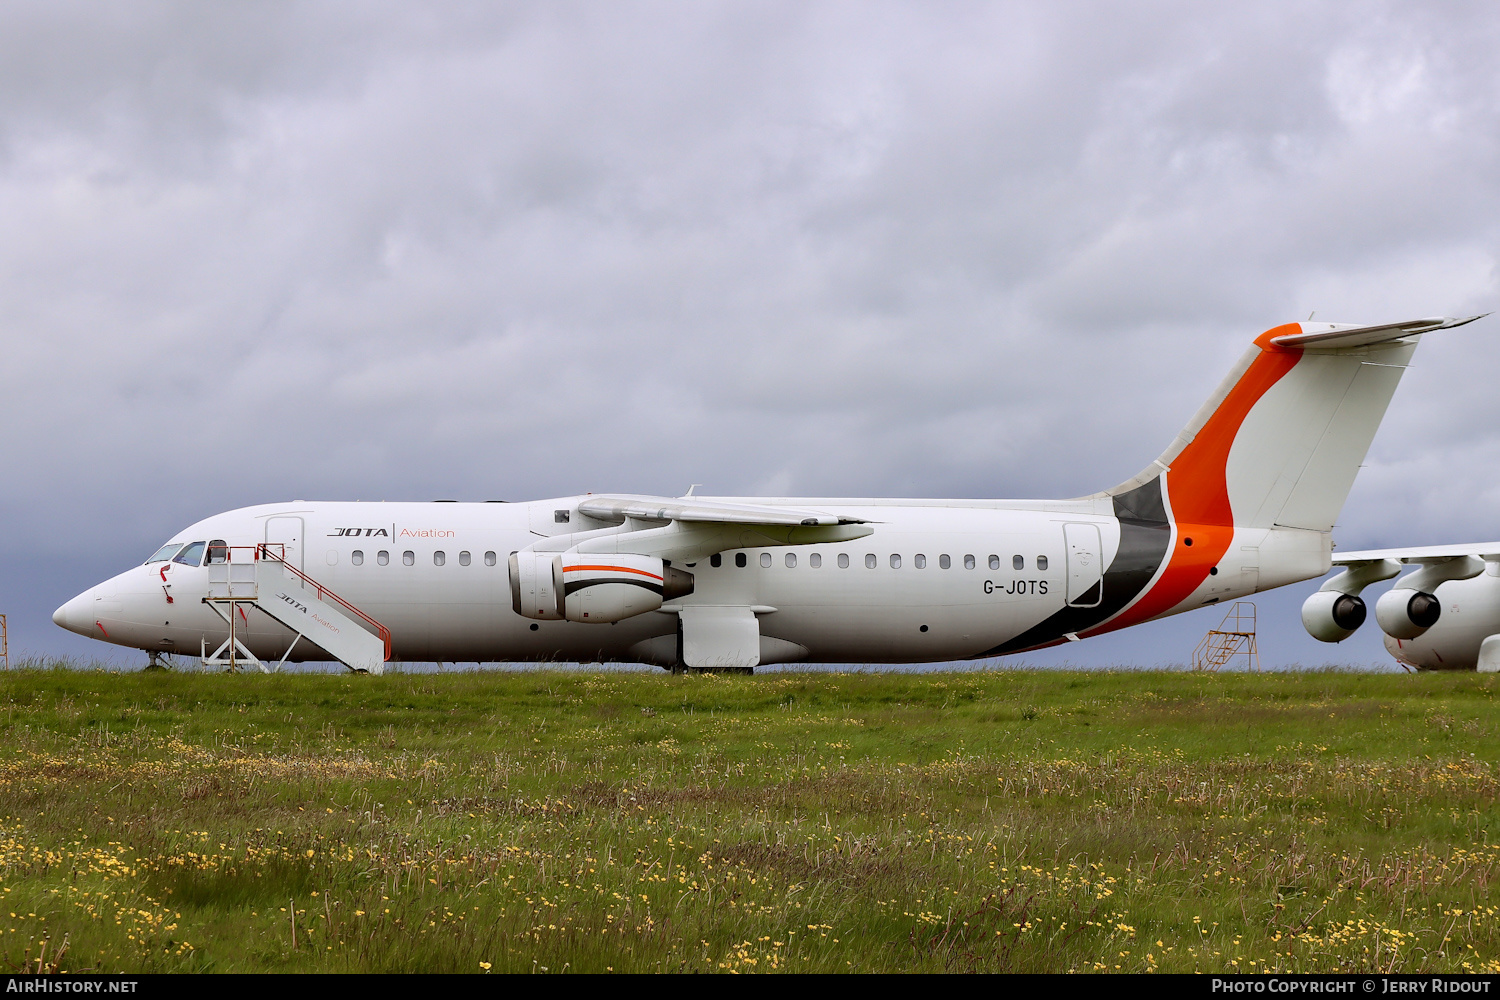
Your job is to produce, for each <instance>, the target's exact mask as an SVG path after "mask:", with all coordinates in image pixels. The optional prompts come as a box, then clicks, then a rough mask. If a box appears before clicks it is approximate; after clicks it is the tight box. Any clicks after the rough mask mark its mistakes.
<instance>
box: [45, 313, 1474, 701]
mask: <svg viewBox="0 0 1500 1000" xmlns="http://www.w3.org/2000/svg"><path fill="white" fill-rule="evenodd" d="M1477 318H1478V317H1470V318H1468V319H1427V320H1416V321H1412V322H1408V323H1393V324H1384V325H1380V326H1356V325H1351V324H1331V323H1291V324H1288V325H1285V326H1279V327H1276V328H1274V329H1271V330H1268V331H1266V332H1265V333H1264V334H1262V335H1261V336H1260V337H1258V338H1256V340H1255V342H1254V344H1253V346H1252V347H1251V348H1250V349H1249V350H1248V351H1247V352H1246V354H1245V355H1244V357H1243V358H1242V359H1241V360H1240V362H1239V364H1238V365H1237V366H1236V367H1235V369H1234V370H1233V371H1232V372H1231V373H1230V374H1229V376H1228V377H1227V378H1226V379H1225V380H1224V381H1223V383H1222V384H1221V385H1220V386H1219V388H1218V390H1217V391H1216V392H1215V393H1214V395H1213V397H1212V398H1211V399H1210V400H1209V401H1208V402H1207V403H1206V404H1204V406H1203V407H1202V408H1201V409H1200V410H1199V412H1198V414H1197V415H1196V416H1195V417H1194V418H1193V420H1192V422H1191V423H1189V424H1188V426H1187V427H1186V429H1184V430H1183V432H1182V433H1181V434H1179V435H1178V437H1177V439H1176V440H1175V441H1174V442H1173V443H1172V445H1171V447H1169V448H1168V449H1167V450H1166V452H1165V453H1163V454H1162V456H1161V457H1160V458H1159V459H1157V460H1156V461H1154V462H1152V463H1151V464H1150V465H1148V466H1147V467H1146V468H1145V469H1144V470H1143V471H1142V472H1141V473H1140V474H1139V475H1138V476H1136V477H1135V478H1133V479H1130V480H1129V481H1127V482H1124V483H1121V484H1120V485H1119V486H1116V487H1115V488H1113V489H1109V490H1104V491H1103V492H1100V493H1095V494H1093V495H1091V496H1086V497H1080V498H1077V499H1072V500H1021V501H1017V500H870V499H786V498H775V499H769V498H760V499H742V498H709V497H696V496H692V495H691V491H689V495H688V496H684V497H678V498H666V497H647V496H599V495H588V496H575V497H565V498H562V499H556V500H541V501H534V502H531V503H515V504H509V503H487V504H485V503H478V504H468V503H441V502H440V503H322V502H318V503H311V502H303V501H294V502H292V503H278V504H265V505H261V506H257V507H246V508H243V509H240V510H234V511H230V512H228V513H224V514H218V515H216V516H214V517H210V518H207V519H206V520H203V521H200V522H198V523H197V524H195V525H193V526H191V527H189V528H187V529H185V530H183V531H181V532H178V533H177V535H176V536H175V537H174V538H173V539H172V540H171V541H169V542H168V543H167V544H166V545H164V546H162V547H161V549H160V550H159V551H158V552H157V553H156V554H155V555H153V556H152V557H151V558H150V559H149V560H147V561H146V563H145V565H144V566H138V567H136V568H134V569H131V570H129V571H127V572H125V573H121V574H120V575H119V576H116V577H114V578H113V579H111V580H108V581H107V582H105V583H101V584H99V585H98V586H97V587H94V588H93V589H91V590H89V591H87V592H86V593H83V594H80V595H79V596H78V597H75V598H73V599H72V600H71V601H69V602H68V603H67V604H65V605H63V606H62V607H61V608H58V609H57V612H56V613H55V614H54V615H53V620H54V621H56V622H57V623H58V624H59V625H61V626H63V627H64V628H68V629H71V630H73V631H75V632H78V633H80V634H82V635H87V636H93V637H95V638H98V639H102V640H106V641H108V642H113V643H116V644H118V645H124V646H131V647H134V648H137V649H142V650H145V651H147V652H149V653H151V654H152V657H153V660H154V659H155V658H156V656H157V655H158V654H160V653H163V652H166V653H178V654H190V655H193V656H198V657H201V658H202V659H203V661H204V662H205V663H208V664H225V665H229V666H230V667H231V668H234V667H237V666H239V665H244V666H247V667H259V668H261V669H273V668H274V665H279V663H281V662H284V661H285V660H286V659H288V658H290V659H293V660H301V659H336V660H339V661H341V662H343V663H344V664H345V665H346V666H348V667H349V668H350V669H354V670H361V671H370V672H379V671H380V670H381V669H382V666H383V664H384V663H386V662H388V661H391V660H402V661H449V662H467V661H525V660H567V661H585V662H589V661H595V660H599V661H613V660H628V661H640V662H647V663H654V664H658V665H660V666H663V667H667V668H670V669H673V670H681V669H690V670H737V671H748V670H750V669H753V668H754V667H755V666H757V665H759V664H768V663H781V662H787V661H794V660H810V661H822V662H870V663H875V662H880V663H918V662H930V661H941V660H956V659H972V658H978V657H990V656H997V655H1000V654H1004V653H1016V652H1022V651H1025V650H1031V649H1038V648H1041V647H1043V646H1051V645H1056V644H1058V643H1063V642H1068V641H1072V640H1077V639H1081V638H1086V637H1088V636H1092V635H1097V634H1099V633H1101V632H1108V631H1112V630H1114V629H1120V628H1124V627H1126V626H1128V625H1134V624H1137V623H1139V622H1143V621H1148V620H1150V619H1153V618H1160V617H1163V616H1165V615H1172V614H1178V613H1181V612H1184V611H1191V610H1193V609H1194V608H1200V607H1203V606H1204V605H1208V604H1214V603H1217V602H1220V601H1226V600H1232V599H1234V598H1238V597H1244V596H1245V595H1247V594H1252V593H1255V592H1256V591H1261V590H1268V589H1270V588H1272V587H1280V586H1284V585H1286V584H1289V583H1295V582H1297V581H1299V580H1307V579H1312V578H1315V577H1318V576H1321V575H1323V574H1324V573H1326V572H1327V571H1328V568H1329V565H1330V556H1331V544H1330V539H1329V533H1330V531H1331V529H1332V527H1333V523H1334V519H1335V518H1336V517H1337V516H1338V513H1339V509H1340V507H1342V505H1343V503H1344V499H1345V497H1346V496H1347V495H1348V492H1349V487H1350V485H1351V484H1352V483H1353V481H1354V476H1355V473H1356V472H1357V471H1358V469H1359V465H1360V462H1361V461H1362V460H1363V459H1364V456H1365V452H1366V451H1367V450H1368V448H1369V445H1370V441H1371V439H1372V438H1373V437H1374V434H1375V430H1376V428H1377V427H1378V425H1379V423H1380V420H1381V418H1382V416H1383V415H1384V414H1385V410H1386V406H1387V405H1388V403H1389V402H1390V399H1391V395H1392V394H1393V393H1394V392H1395V389H1396V385H1397V383H1398V382H1399V381H1400V379H1401V375H1402V372H1403V371H1404V369H1405V367H1406V364H1407V361H1408V359H1409V358H1410V357H1411V355H1412V352H1413V351H1414V350H1415V348H1416V344H1417V341H1418V339H1419V338H1420V335H1421V334H1423V333H1427V332H1431V331H1433V330H1439V329H1444V328H1447V327H1454V326H1459V325H1461V324H1463V323H1467V322H1470V321H1471V320H1473V319H1477Z"/></svg>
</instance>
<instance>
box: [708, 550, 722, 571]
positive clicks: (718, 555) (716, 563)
mask: <svg viewBox="0 0 1500 1000" xmlns="http://www.w3.org/2000/svg"><path fill="white" fill-rule="evenodd" d="M708 564H709V565H710V566H712V567H713V568H714V569H718V568H719V567H720V566H722V565H724V553H722V552H715V553H714V554H713V555H711V556H709V557H708Z"/></svg>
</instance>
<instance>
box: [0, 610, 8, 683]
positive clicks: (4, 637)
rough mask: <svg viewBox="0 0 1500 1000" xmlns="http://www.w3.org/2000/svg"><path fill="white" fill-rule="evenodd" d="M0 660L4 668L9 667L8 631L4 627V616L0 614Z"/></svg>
mask: <svg viewBox="0 0 1500 1000" xmlns="http://www.w3.org/2000/svg"><path fill="white" fill-rule="evenodd" d="M0 660H4V661H5V669H6V670H9V669H10V632H9V631H8V630H7V629H6V627H5V616H4V615H0Z"/></svg>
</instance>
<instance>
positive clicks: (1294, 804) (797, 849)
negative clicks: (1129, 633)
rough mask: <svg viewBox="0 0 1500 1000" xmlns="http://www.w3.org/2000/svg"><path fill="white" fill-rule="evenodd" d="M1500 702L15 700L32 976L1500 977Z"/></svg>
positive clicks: (1074, 691) (623, 680) (288, 679)
mask: <svg viewBox="0 0 1500 1000" xmlns="http://www.w3.org/2000/svg"><path fill="white" fill-rule="evenodd" d="M1497 685H1500V679H1497V678H1496V677H1493V676H1484V677H1480V676H1476V675H1453V676H1442V675H1438V676H1404V675H1371V674H1363V675H1362V674H1340V673H1306V674H1262V675H1246V674H1220V675H1217V676H1201V675H1192V674H1184V673H1052V672H1028V671H1002V672H993V673H952V674H889V673H882V674H794V673H786V674H775V675H768V676H757V677H669V676H666V675H665V674H661V675H658V674H630V673H585V672H553V673H499V672H495V673H464V674H443V675H431V674H429V675H405V676H403V675H393V676H392V675H388V676H385V677H359V678H356V677H341V676H336V675H280V676H269V677H267V676H260V675H256V676H222V675H203V674H162V673H146V674H142V673H126V674H114V673H103V672H98V673H95V672H85V671H76V670H18V671H14V672H11V673H9V674H4V675H0V690H3V694H4V698H3V706H0V707H3V711H4V724H5V734H6V739H5V743H4V745H3V748H0V961H3V962H4V963H5V964H6V966H7V967H8V968H10V969H30V970H36V969H39V968H40V969H53V968H61V969H67V970H83V969H100V970H105V971H127V972H128V971H179V970H180V971H202V970H206V971H262V970H263V971H335V972H337V971H379V972H387V971H455V972H479V971H484V970H489V971H493V972H513V971H521V972H528V971H536V972H544V971H545V972H564V971H569V972H594V971H605V970H613V971H616V972H626V971H632V972H633V971H656V970H660V971H677V970H685V971H718V970H723V971H733V972H773V971H804V970H806V971H838V970H855V971H861V972H870V971H905V970H910V971H933V970H950V971H967V970H976V971H1079V972H1086V971H1093V970H1111V971H1112V970H1117V969H1118V970H1130V971H1145V970H1161V971H1254V970H1281V971H1293V970H1295V971H1332V970H1371V971H1374V970H1379V971H1387V970H1390V971H1418V970H1420V971H1437V970H1475V971H1478V970H1490V971H1494V970H1497V969H1500V900H1497V899H1496V898H1495V893H1494V891H1493V889H1494V887H1495V885H1496V882H1497V879H1500V831H1497V830H1495V829H1494V828H1495V826H1496V823H1497V820H1500V808H1497V793H1500V780H1497V778H1500V774H1497V768H1496V762H1497V734H1500V705H1497V704H1496V698H1495V695H1496V690H1497Z"/></svg>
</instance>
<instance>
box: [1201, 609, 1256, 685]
mask: <svg viewBox="0 0 1500 1000" xmlns="http://www.w3.org/2000/svg"><path fill="white" fill-rule="evenodd" d="M1236 656H1243V657H1244V658H1245V669H1246V670H1259V669H1260V650H1259V649H1258V648H1257V647H1256V645H1255V604H1254V602H1252V601H1235V602H1234V604H1232V605H1230V607H1229V611H1228V612H1227V613H1226V614H1225V615H1224V620H1223V621H1222V622H1220V623H1219V627H1218V628H1216V629H1209V631H1208V634H1207V635H1205V636H1204V637H1203V641H1202V642H1200V643H1198V648H1197V649H1195V650H1193V669H1194V670H1201V671H1204V672H1206V673H1210V674H1211V673H1214V672H1216V671H1217V670H1218V669H1219V668H1220V667H1222V666H1224V664H1226V663H1228V662H1229V661H1231V660H1233V659H1234V658H1235V657H1236Z"/></svg>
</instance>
